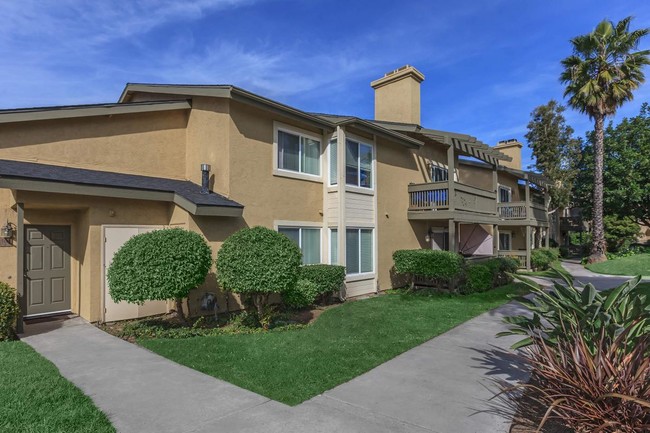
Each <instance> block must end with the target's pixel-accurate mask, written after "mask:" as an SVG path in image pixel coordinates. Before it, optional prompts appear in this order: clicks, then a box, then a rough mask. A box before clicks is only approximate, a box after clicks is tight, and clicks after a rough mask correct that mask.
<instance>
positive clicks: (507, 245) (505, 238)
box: [499, 232, 512, 250]
mask: <svg viewBox="0 0 650 433" xmlns="http://www.w3.org/2000/svg"><path fill="white" fill-rule="evenodd" d="M499 249H500V250H512V233H510V232H499Z"/></svg>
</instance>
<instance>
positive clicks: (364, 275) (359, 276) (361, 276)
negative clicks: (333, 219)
mask: <svg viewBox="0 0 650 433" xmlns="http://www.w3.org/2000/svg"><path fill="white" fill-rule="evenodd" d="M348 230H357V231H358V233H359V271H361V230H372V269H373V270H372V272H358V273H356V274H350V273H348V269H347V256H346V259H345V262H346V264H345V280H346V281H358V280H369V279H372V278H375V274H376V270H377V262H376V259H377V257H376V256H377V254H376V248H377V230H376V228H375V227H374V226H372V227H371V226H367V227H364V226H363V225H355V226H348V227H346V228H345V232H346V233H345V239H346V245H345V251H346V255H347V250H348V246H347V231H348ZM339 251H340V249H339Z"/></svg>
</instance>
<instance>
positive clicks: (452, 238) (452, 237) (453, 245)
mask: <svg viewBox="0 0 650 433" xmlns="http://www.w3.org/2000/svg"><path fill="white" fill-rule="evenodd" d="M449 251H451V252H452V253H457V252H458V238H457V236H456V221H454V220H449Z"/></svg>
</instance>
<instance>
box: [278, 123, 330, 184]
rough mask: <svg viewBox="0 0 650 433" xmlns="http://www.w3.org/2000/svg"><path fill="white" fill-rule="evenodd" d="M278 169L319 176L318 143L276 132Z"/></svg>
mask: <svg viewBox="0 0 650 433" xmlns="http://www.w3.org/2000/svg"><path fill="white" fill-rule="evenodd" d="M278 169H280V170H287V171H295V172H298V173H305V174H310V175H314V176H320V141H318V140H314V139H313V138H309V137H305V136H303V135H299V134H294V133H291V132H287V131H282V130H278Z"/></svg>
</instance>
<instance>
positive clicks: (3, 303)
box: [0, 281, 20, 341]
mask: <svg viewBox="0 0 650 433" xmlns="http://www.w3.org/2000/svg"><path fill="white" fill-rule="evenodd" d="M19 315H20V309H19V308H18V303H17V302H16V291H15V290H14V289H13V287H10V286H9V285H8V284H5V283H3V282H2V281H0V341H5V340H13V339H14V338H16V319H18V316H19Z"/></svg>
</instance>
